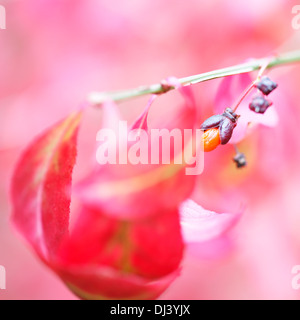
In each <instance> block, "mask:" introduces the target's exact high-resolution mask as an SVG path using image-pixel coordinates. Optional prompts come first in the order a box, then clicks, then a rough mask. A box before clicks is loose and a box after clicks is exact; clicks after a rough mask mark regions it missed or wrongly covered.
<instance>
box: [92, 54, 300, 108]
mask: <svg viewBox="0 0 300 320" xmlns="http://www.w3.org/2000/svg"><path fill="white" fill-rule="evenodd" d="M295 62H300V50H297V51H291V52H287V53H284V54H281V55H277V56H273V57H265V58H262V59H251V60H249V61H247V62H245V63H242V64H238V65H235V66H231V67H227V68H223V69H218V70H214V71H210V72H205V73H200V74H197V75H193V76H189V77H184V78H181V79H178V80H179V82H180V83H181V84H182V85H184V86H186V85H191V84H196V83H200V82H203V81H208V80H213V79H217V78H222V77H226V76H232V75H236V74H241V73H248V72H252V71H255V70H258V69H261V68H264V69H270V68H272V67H276V66H281V65H286V64H289V63H295ZM172 89H174V88H173V87H167V88H166V86H165V85H164V83H157V84H153V85H150V86H141V87H138V88H135V89H131V90H121V91H109V92H92V93H91V94H89V96H88V97H87V100H88V102H89V103H92V104H101V103H103V102H104V101H106V100H113V101H120V100H127V99H131V98H135V97H139V96H143V95H148V94H160V93H164V92H166V91H169V90H172Z"/></svg>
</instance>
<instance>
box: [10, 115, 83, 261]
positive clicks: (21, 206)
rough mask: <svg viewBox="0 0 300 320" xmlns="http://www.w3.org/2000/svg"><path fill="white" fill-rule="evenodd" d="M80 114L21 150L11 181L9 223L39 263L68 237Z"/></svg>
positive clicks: (71, 117)
mask: <svg viewBox="0 0 300 320" xmlns="http://www.w3.org/2000/svg"><path fill="white" fill-rule="evenodd" d="M81 115H82V113H81V112H76V113H73V114H71V115H70V116H68V117H67V118H66V119H64V120H63V121H61V122H59V123H58V124H56V125H54V126H53V127H51V128H50V129H49V130H47V131H46V132H45V133H44V134H42V135H41V136H39V137H38V138H37V139H36V140H35V141H34V142H32V143H31V145H30V146H29V147H28V148H27V149H26V150H25V152H24V154H23V155H22V157H21V159H20V161H19V163H18V164H17V166H16V169H15V172H14V175H13V178H12V187H11V193H12V203H13V215H12V220H13V223H14V224H15V226H16V227H17V228H18V230H19V231H20V233H21V234H22V235H23V236H24V237H25V239H26V240H27V241H29V243H30V244H31V245H32V246H33V247H34V249H35V250H36V251H37V253H38V254H39V255H40V257H41V258H43V259H46V260H47V259H49V257H50V256H51V255H52V254H53V253H54V252H55V251H56V249H57V247H58V245H59V244H60V241H61V240H62V238H63V237H64V235H65V234H67V233H68V225H69V206H70V187H71V180H72V170H73V166H74V164H75V158H76V139H77V132H78V126H79V122H80V119H81Z"/></svg>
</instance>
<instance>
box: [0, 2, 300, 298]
mask: <svg viewBox="0 0 300 320" xmlns="http://www.w3.org/2000/svg"><path fill="white" fill-rule="evenodd" d="M0 4H1V5H3V6H4V7H5V9H6V19H7V21H6V25H7V26H6V30H0V47H1V50H0V70H1V73H0V265H3V266H4V267H5V269H6V274H7V281H6V289H5V290H0V299H77V298H76V297H75V296H74V295H73V294H72V293H70V292H69V290H68V289H67V288H66V287H65V285H64V284H63V283H62V282H61V281H60V280H59V279H58V278H57V277H56V276H55V275H54V274H53V273H52V272H51V271H50V270H48V269H47V268H46V267H44V265H43V264H42V263H41V262H40V261H39V260H38V259H37V258H36V256H35V255H34V253H33V252H32V251H31V249H30V248H28V247H27V245H26V244H25V243H24V242H23V240H22V239H21V238H20V237H19V235H18V234H17V233H16V232H15V230H14V228H13V227H12V225H11V223H10V221H9V218H10V212H11V204H10V201H9V193H8V190H9V184H10V176H11V173H12V170H13V165H14V163H15V161H16V160H17V158H18V155H19V154H20V151H21V150H22V149H23V148H24V147H25V146H26V145H27V144H28V143H29V142H30V141H31V140H32V138H33V137H34V136H35V135H36V134H37V133H39V132H41V131H42V130H43V129H44V128H46V127H47V126H50V125H51V124H53V123H54V122H56V121H57V120H59V119H61V118H62V117H63V116H64V115H66V114H68V112H70V111H71V110H74V109H76V108H78V106H79V105H80V103H82V101H84V99H85V97H86V95H87V94H88V93H89V92H91V91H94V90H98V91H107V90H116V89H129V88H134V87H137V86H139V85H144V84H152V83H157V82H159V81H160V80H161V79H163V78H165V77H167V76H176V77H184V76H189V75H193V74H197V73H201V72H206V71H210V70H213V69H217V68H221V67H226V66H230V65H234V64H238V63H241V62H243V61H245V60H246V59H249V58H260V57H263V56H268V55H270V54H274V53H278V52H279V53H280V52H284V51H288V50H294V49H297V48H300V40H299V39H300V30H294V29H293V28H292V24H291V21H292V18H293V15H292V13H291V10H292V7H293V6H294V5H295V4H297V1H285V0H272V1H271V0H267V1H261V0H254V1H247V2H246V1H240V0H238V1H234V2H233V1H229V0H228V1H227V0H213V1H197V0H189V1H182V0H164V1H158V0H143V1H140V0H131V1H128V0H127V1H121V0H120V1H111V0H98V1H96V0H11V1H0ZM270 76H272V78H273V79H274V80H275V81H277V82H278V83H279V87H278V89H277V91H276V93H275V92H274V95H272V97H273V98H272V99H273V101H274V107H276V108H277V110H278V114H279V115H280V119H281V120H280V123H279V125H278V126H277V127H276V128H266V127H263V126H260V127H257V130H254V131H253V133H252V134H251V135H250V136H249V137H247V139H246V141H245V143H244V144H243V145H242V148H243V151H244V152H245V153H247V154H248V156H249V157H248V161H249V163H250V164H249V166H248V168H247V169H245V170H244V171H237V170H235V168H234V166H233V164H232V160H231V158H232V156H233V154H232V147H230V146H225V147H223V148H221V149H218V150H216V152H214V153H211V154H209V155H207V158H206V160H205V169H204V171H205V172H204V174H203V175H201V176H199V179H198V180H199V183H198V185H197V189H196V190H195V198H196V199H197V200H198V201H199V203H200V204H202V205H203V206H204V207H205V208H207V209H210V210H216V211H218V212H221V211H222V210H223V211H226V210H234V209H235V208H237V207H238V206H239V205H240V203H241V202H242V201H245V202H246V203H247V209H246V211H245V213H244V215H243V217H242V219H241V221H240V222H239V223H238V225H237V226H236V227H235V228H234V230H232V233H231V234H230V235H229V236H228V238H226V240H225V239H222V241H221V240H220V241H215V242H214V243H209V244H204V245H202V247H201V248H198V253H197V254H196V255H195V254H192V253H189V252H187V253H186V257H185V260H184V261H183V269H182V273H181V276H180V277H179V278H178V279H177V280H176V281H175V282H174V283H173V284H172V285H171V287H170V288H169V289H168V290H167V291H166V292H165V293H164V294H163V295H162V296H161V298H163V299H299V298H300V289H299V290H295V289H293V288H292V285H291V283H292V278H293V274H292V273H291V270H292V267H293V266H294V265H298V264H299V265H300V236H299V234H300V233H299V228H300V201H299V190H300V166H299V160H300V142H299V141H298V140H299V136H298V132H299V129H298V128H299V126H298V122H299V120H300V105H299V101H300V90H299V89H300V66H299V65H297V66H296V65H295V66H293V67H288V66H284V67H281V68H277V69H274V71H271V73H270ZM219 82H220V81H219V80H214V81H210V82H207V83H203V84H198V85H195V86H194V87H193V90H194V93H195V96H196V99H197V102H198V104H199V108H200V110H201V111H203V117H204V116H209V115H211V114H212V112H213V111H212V108H213V104H214V98H215V94H216V91H217V88H218V84H219ZM239 94H240V92H237V93H236V95H237V96H238V95H239ZM145 101H146V100H145V99H144V98H141V99H135V100H132V101H131V102H126V103H123V104H121V105H120V110H121V112H122V114H123V115H124V117H126V119H127V120H128V121H131V120H132V119H133V117H135V116H137V115H138V114H139V112H140V111H141V110H142V109H143V107H144V105H145ZM225 107H226V106H225ZM164 108H165V111H166V112H172V105H167V106H164Z"/></svg>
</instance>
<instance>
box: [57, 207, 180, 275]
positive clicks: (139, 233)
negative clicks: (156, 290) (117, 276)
mask: <svg viewBox="0 0 300 320" xmlns="http://www.w3.org/2000/svg"><path fill="white" fill-rule="evenodd" d="M182 254H183V242H182V237H181V230H180V224H179V217H178V212H177V210H175V211H165V212H164V211H162V212H159V213H156V214H153V215H151V216H150V217H146V218H144V219H138V220H131V221H128V220H120V219H117V218H114V217H110V216H107V215H106V214H105V212H101V211H98V210H97V209H94V208H93V209H91V208H86V207H85V208H83V210H82V211H81V214H80V215H79V217H78V221H77V223H76V224H75V226H74V230H73V231H72V232H71V234H70V237H69V238H67V239H66V240H65V241H64V242H63V243H62V246H61V248H60V249H59V251H58V254H57V259H58V260H57V262H58V264H61V265H65V266H66V267H65V268H66V269H72V268H73V267H74V266H80V268H85V267H86V266H88V265H89V266H97V267H98V269H99V272H100V273H101V269H102V268H103V267H106V268H111V269H113V270H115V271H118V272H120V273H123V274H128V275H135V276H140V277H143V278H144V279H157V278H160V277H163V276H166V275H168V274H170V273H172V272H174V271H176V270H177V269H178V267H179V264H180V262H181V259H182ZM99 272H98V273H99Z"/></svg>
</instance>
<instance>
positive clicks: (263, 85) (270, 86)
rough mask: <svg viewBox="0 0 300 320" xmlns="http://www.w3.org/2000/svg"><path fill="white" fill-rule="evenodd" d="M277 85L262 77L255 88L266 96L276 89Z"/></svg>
mask: <svg viewBox="0 0 300 320" xmlns="http://www.w3.org/2000/svg"><path fill="white" fill-rule="evenodd" d="M277 86H278V85H277V83H276V82H274V81H272V80H271V79H270V78H268V77H263V78H262V79H261V80H260V81H259V82H258V83H257V85H256V87H257V88H258V89H259V90H260V91H261V92H262V93H263V94H264V95H268V94H269V93H270V92H272V91H273V90H274V89H276V88H277Z"/></svg>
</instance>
